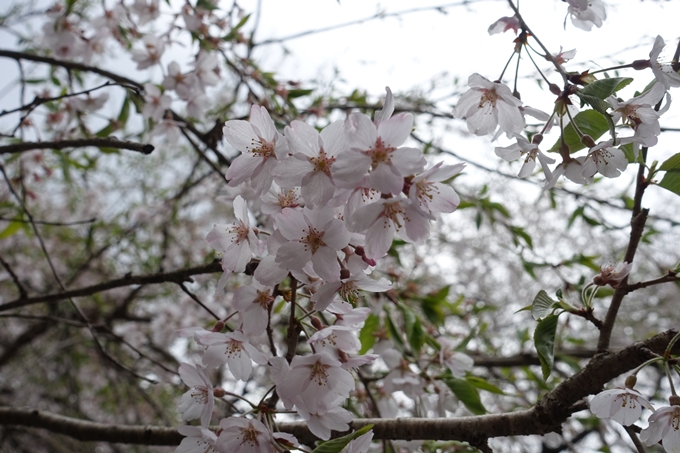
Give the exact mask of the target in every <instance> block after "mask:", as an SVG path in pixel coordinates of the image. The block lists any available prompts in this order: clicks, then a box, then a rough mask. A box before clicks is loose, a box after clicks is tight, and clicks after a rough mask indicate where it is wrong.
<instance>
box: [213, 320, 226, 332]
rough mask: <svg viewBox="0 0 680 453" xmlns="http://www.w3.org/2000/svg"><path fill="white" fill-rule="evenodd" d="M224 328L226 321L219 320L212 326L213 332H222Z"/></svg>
mask: <svg viewBox="0 0 680 453" xmlns="http://www.w3.org/2000/svg"><path fill="white" fill-rule="evenodd" d="M222 329H224V321H217V322H216V323H215V325H214V326H213V328H212V331H213V332H222Z"/></svg>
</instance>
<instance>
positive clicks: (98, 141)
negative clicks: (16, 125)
mask: <svg viewBox="0 0 680 453" xmlns="http://www.w3.org/2000/svg"><path fill="white" fill-rule="evenodd" d="M84 146H97V147H104V148H116V149H129V150H131V151H137V152H140V153H142V154H151V152H152V151H153V150H154V147H153V145H149V144H143V143H136V142H128V141H125V140H118V139H117V138H115V137H106V138H101V137H91V138H78V139H73V140H58V141H54V142H22V143H13V144H11V145H5V146H0V154H12V153H22V152H24V151H30V150H33V149H64V148H82V147H84Z"/></svg>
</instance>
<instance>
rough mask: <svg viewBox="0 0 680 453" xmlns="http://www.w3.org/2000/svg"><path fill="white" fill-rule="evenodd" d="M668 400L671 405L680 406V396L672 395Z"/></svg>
mask: <svg viewBox="0 0 680 453" xmlns="http://www.w3.org/2000/svg"><path fill="white" fill-rule="evenodd" d="M668 402H669V403H670V405H671V406H680V396H678V395H671V397H670V398H668Z"/></svg>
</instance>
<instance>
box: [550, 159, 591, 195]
mask: <svg viewBox="0 0 680 453" xmlns="http://www.w3.org/2000/svg"><path fill="white" fill-rule="evenodd" d="M585 159H586V158H585V156H578V157H569V158H568V159H566V160H564V161H563V162H562V163H561V164H559V165H558V166H557V167H556V168H555V169H554V170H553V172H552V174H551V175H546V180H545V183H544V184H543V190H548V189H551V188H553V187H554V186H555V184H556V183H557V180H558V179H560V176H563V175H564V176H565V177H566V178H567V179H569V180H570V181H572V182H575V183H576V184H586V183H587V182H589V181H591V179H590V178H586V177H585V176H583V163H584V161H585Z"/></svg>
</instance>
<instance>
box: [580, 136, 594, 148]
mask: <svg viewBox="0 0 680 453" xmlns="http://www.w3.org/2000/svg"><path fill="white" fill-rule="evenodd" d="M581 143H583V144H584V145H585V146H586V147H588V148H593V147H594V146H595V145H596V143H595V140H593V137H591V136H590V135H587V134H586V135H584V136H583V137H581Z"/></svg>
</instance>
